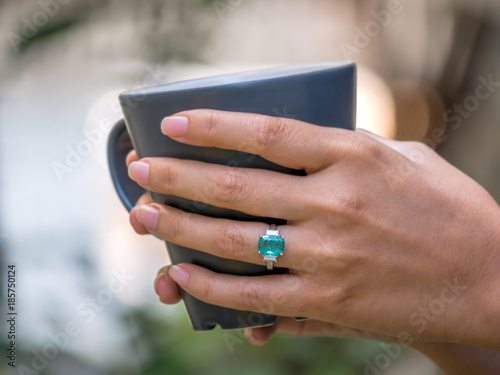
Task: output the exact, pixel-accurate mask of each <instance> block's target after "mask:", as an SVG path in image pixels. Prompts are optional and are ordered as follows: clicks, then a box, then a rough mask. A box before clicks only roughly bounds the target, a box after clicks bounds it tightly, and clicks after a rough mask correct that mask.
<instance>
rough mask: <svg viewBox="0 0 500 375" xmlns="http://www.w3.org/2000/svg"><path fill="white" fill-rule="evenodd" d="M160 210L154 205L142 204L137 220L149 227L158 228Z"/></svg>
mask: <svg viewBox="0 0 500 375" xmlns="http://www.w3.org/2000/svg"><path fill="white" fill-rule="evenodd" d="M159 215H160V211H159V210H158V209H157V208H156V207H154V206H146V205H144V206H141V207H139V210H137V221H139V223H141V224H142V225H144V226H146V227H148V228H149V229H153V230H154V229H156V226H157V225H158V216H159Z"/></svg>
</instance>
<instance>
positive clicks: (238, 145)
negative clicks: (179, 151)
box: [161, 109, 354, 173]
mask: <svg viewBox="0 0 500 375" xmlns="http://www.w3.org/2000/svg"><path fill="white" fill-rule="evenodd" d="M161 129H162V132H163V133H164V134H165V135H168V136H169V137H171V138H172V139H174V140H176V141H179V142H182V143H187V144H190V145H195V146H205V147H217V148H223V149H228V150H236V151H244V152H248V153H251V154H257V155H260V156H262V157H263V158H264V159H267V160H269V161H272V162H274V163H276V164H279V165H282V166H285V167H288V168H293V169H299V170H305V171H306V172H308V173H311V172H314V171H317V170H320V169H323V168H325V167H327V166H328V165H330V164H332V162H333V161H334V160H335V159H336V158H338V157H339V154H343V153H345V149H346V147H345V144H346V143H347V142H348V141H349V140H351V139H352V133H354V132H350V131H347V130H343V129H334V128H325V127H322V126H317V125H312V124H308V123H305V122H302V121H298V120H293V119H286V118H278V117H272V116H263V115H258V114H252V113H237V112H224V111H215V110H208V109H198V110H192V111H185V112H180V113H177V114H176V115H175V116H171V117H166V118H165V119H163V121H162V125H161ZM333 139H335V142H332V140H333Z"/></svg>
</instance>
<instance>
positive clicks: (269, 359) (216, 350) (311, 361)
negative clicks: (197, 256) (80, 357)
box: [128, 307, 381, 375]
mask: <svg viewBox="0 0 500 375" xmlns="http://www.w3.org/2000/svg"><path fill="white" fill-rule="evenodd" d="M165 309H172V307H165ZM176 309H177V307H176ZM128 319H134V321H135V322H136V323H138V324H139V326H140V330H139V331H140V337H137V338H136V339H137V340H138V341H139V342H147V343H148V344H149V345H150V346H149V348H148V350H149V351H150V357H149V359H148V360H147V361H146V362H145V363H144V364H143V367H142V372H141V374H143V375H160V374H186V375H191V374H193V375H196V374H203V375H211V374H214V375H215V374H217V375H234V374H238V375H254V374H255V375H257V374H258V375H267V374H269V375H271V374H272V375H288V374H298V375H300V374H313V375H314V374H318V375H319V374H333V375H352V374H363V371H364V362H363V360H364V359H365V358H373V356H375V355H376V354H377V353H379V352H380V351H381V348H380V346H379V345H378V344H376V343H374V342H370V341H364V340H358V339H331V338H322V337H292V336H284V335H281V336H277V337H275V338H273V340H272V341H271V342H270V343H269V344H268V345H266V346H264V347H255V346H253V345H250V344H249V343H248V342H247V340H246V339H245V338H244V334H243V332H242V331H223V330H220V329H218V328H217V329H215V330H213V331H209V332H195V331H193V329H192V328H191V326H190V324H189V322H188V319H187V316H186V315H185V312H184V311H183V310H180V309H178V310H177V311H176V314H174V315H170V316H165V317H164V318H161V317H152V316H150V315H149V314H147V313H146V312H145V311H138V312H136V313H135V314H134V316H130V317H129V318H128Z"/></svg>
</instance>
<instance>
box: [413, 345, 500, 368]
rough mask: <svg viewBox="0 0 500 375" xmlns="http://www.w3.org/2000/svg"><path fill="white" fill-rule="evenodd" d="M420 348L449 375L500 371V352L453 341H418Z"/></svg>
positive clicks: (419, 349)
mask: <svg viewBox="0 0 500 375" xmlns="http://www.w3.org/2000/svg"><path fill="white" fill-rule="evenodd" d="M413 348H414V349H415V350H418V351H419V352H421V353H422V354H424V355H425V356H426V357H428V358H429V359H430V360H432V361H433V362H434V363H435V364H436V365H437V366H439V367H440V368H441V369H442V370H443V371H444V372H445V373H446V374H448V375H471V374H474V375H491V374H499V373H500V352H496V351H493V350H489V349H485V348H480V347H476V346H469V345H463V344H451V343H418V344H414V345H413Z"/></svg>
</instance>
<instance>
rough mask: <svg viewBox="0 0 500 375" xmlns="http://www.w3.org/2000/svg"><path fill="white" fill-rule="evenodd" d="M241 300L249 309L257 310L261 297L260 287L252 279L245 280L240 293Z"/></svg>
mask: <svg viewBox="0 0 500 375" xmlns="http://www.w3.org/2000/svg"><path fill="white" fill-rule="evenodd" d="M240 298H241V302H242V304H243V306H245V308H248V309H249V310H251V311H255V310H259V306H260V305H261V298H262V288H261V287H260V286H259V285H258V284H257V283H256V282H255V281H253V280H248V281H246V282H245V283H244V284H243V286H242V288H241V294H240Z"/></svg>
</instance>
